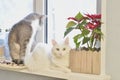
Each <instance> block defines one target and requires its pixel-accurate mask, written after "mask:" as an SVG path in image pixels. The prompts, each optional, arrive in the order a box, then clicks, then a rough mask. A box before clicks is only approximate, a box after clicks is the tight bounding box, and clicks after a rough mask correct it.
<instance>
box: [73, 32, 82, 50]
mask: <svg viewBox="0 0 120 80" xmlns="http://www.w3.org/2000/svg"><path fill="white" fill-rule="evenodd" d="M82 37H83V35H82V34H77V35H76V36H74V38H73V39H74V43H75V46H76V48H77V49H78V48H79V46H80V42H81V41H79V39H80V38H82Z"/></svg>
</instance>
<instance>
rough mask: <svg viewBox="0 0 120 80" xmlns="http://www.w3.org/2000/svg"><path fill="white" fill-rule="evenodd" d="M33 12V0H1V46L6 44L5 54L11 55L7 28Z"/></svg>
mask: <svg viewBox="0 0 120 80" xmlns="http://www.w3.org/2000/svg"><path fill="white" fill-rule="evenodd" d="M31 12H33V0H0V46H2V45H5V56H9V55H8V54H7V53H8V52H7V51H8V47H7V35H8V32H6V30H9V29H10V28H11V27H12V26H13V25H14V24H15V23H17V22H18V21H20V20H21V19H22V18H24V17H25V16H26V15H28V14H29V13H31Z"/></svg>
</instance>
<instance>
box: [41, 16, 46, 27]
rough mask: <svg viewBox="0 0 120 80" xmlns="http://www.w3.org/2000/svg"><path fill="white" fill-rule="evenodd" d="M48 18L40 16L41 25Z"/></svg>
mask: <svg viewBox="0 0 120 80" xmlns="http://www.w3.org/2000/svg"><path fill="white" fill-rule="evenodd" d="M46 18H47V15H40V25H42V24H43V23H44V20H45V19H46Z"/></svg>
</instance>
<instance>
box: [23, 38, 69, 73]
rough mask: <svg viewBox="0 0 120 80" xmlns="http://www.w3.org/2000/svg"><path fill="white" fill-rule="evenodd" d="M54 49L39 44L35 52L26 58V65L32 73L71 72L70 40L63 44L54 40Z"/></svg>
mask: <svg viewBox="0 0 120 80" xmlns="http://www.w3.org/2000/svg"><path fill="white" fill-rule="evenodd" d="M52 44H53V47H52V49H50V47H49V46H48V45H47V44H42V43H38V44H37V45H36V47H35V48H34V50H33V51H32V52H31V53H30V54H29V55H26V56H25V65H26V66H27V67H28V69H29V70H30V71H37V72H39V71H45V70H50V69H53V70H59V71H63V72H71V70H70V69H69V68H68V67H69V51H70V49H71V48H70V46H69V39H68V38H66V40H65V41H64V43H63V44H58V43H57V42H56V41H55V40H52Z"/></svg>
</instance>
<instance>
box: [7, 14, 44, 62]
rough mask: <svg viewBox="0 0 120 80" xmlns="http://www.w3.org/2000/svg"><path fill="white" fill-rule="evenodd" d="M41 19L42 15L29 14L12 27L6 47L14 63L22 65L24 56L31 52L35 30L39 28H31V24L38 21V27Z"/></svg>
mask: <svg viewBox="0 0 120 80" xmlns="http://www.w3.org/2000/svg"><path fill="white" fill-rule="evenodd" d="M42 17H43V15H39V14H37V13H31V14H29V15H28V16H26V17H25V18H24V19H23V20H21V21H19V22H18V23H16V24H15V25H14V26H13V27H12V29H11V31H10V33H9V36H8V45H9V50H10V55H11V58H12V61H13V62H14V63H16V64H24V57H25V54H26V52H29V51H30V50H31V47H32V45H33V41H34V38H35V35H36V32H37V28H38V27H40V26H33V22H35V20H39V21H38V25H40V24H41V23H42V22H41V21H42ZM30 39H32V40H30ZM28 44H29V46H28ZM27 50H29V51H27Z"/></svg>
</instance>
